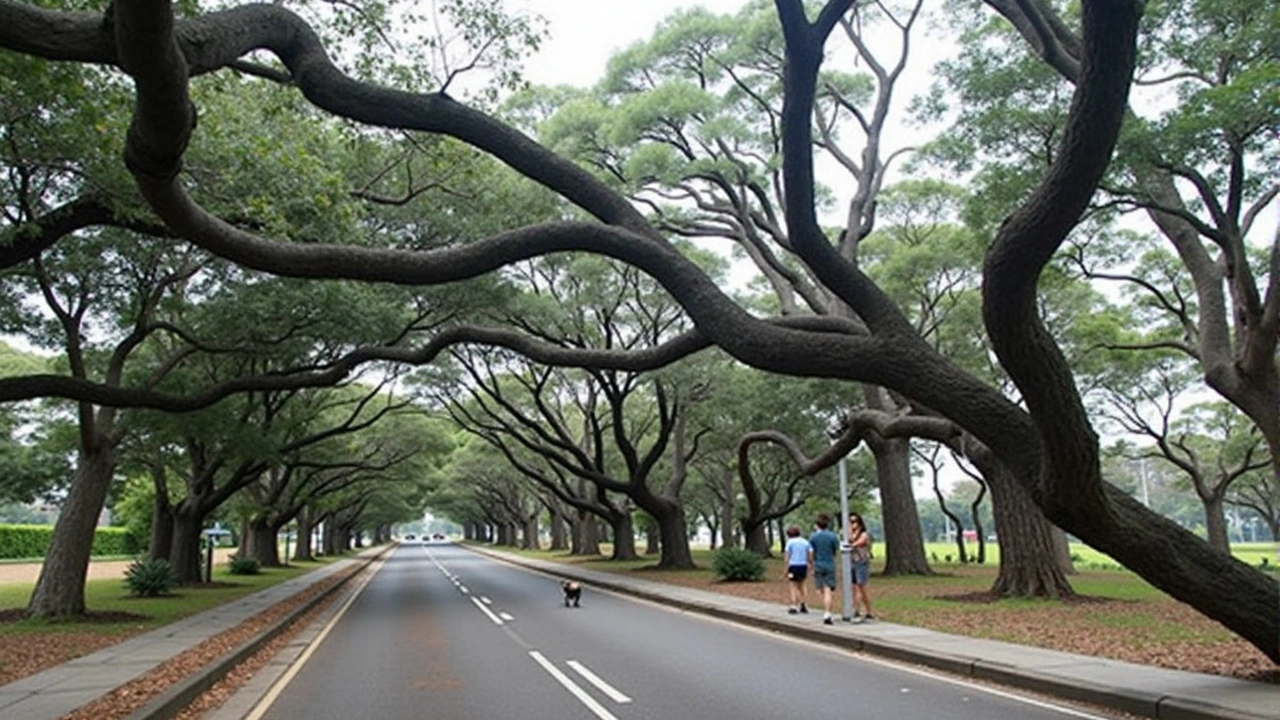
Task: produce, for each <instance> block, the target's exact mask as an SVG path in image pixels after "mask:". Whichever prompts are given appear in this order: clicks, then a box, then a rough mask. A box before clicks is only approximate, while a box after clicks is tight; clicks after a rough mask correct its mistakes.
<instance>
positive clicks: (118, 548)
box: [0, 525, 142, 560]
mask: <svg viewBox="0 0 1280 720" xmlns="http://www.w3.org/2000/svg"><path fill="white" fill-rule="evenodd" d="M52 540H53V526H52V525H0V559H6V560H7V559H14V560H25V559H28V558H39V557H44V556H45V555H47V554H48V553H49V543H50V542H52ZM141 549H142V548H141V546H140V545H139V543H138V541H137V539H136V538H134V537H133V536H131V535H130V534H129V532H128V531H127V530H125V529H124V528H120V527H100V528H97V529H95V530H94V532H93V547H92V549H91V550H90V554H91V555H92V556H94V557H99V556H103V555H134V554H137V553H138V552H139V551H140V550H141Z"/></svg>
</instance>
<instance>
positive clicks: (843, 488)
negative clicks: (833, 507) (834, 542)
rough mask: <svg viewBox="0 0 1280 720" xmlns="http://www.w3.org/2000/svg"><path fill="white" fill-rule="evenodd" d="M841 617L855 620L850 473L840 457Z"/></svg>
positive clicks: (846, 620)
mask: <svg viewBox="0 0 1280 720" xmlns="http://www.w3.org/2000/svg"><path fill="white" fill-rule="evenodd" d="M840 528H841V530H840V537H842V538H844V540H843V542H841V543H840V581H841V582H840V602H841V607H842V608H843V609H842V610H841V612H840V618H841V619H842V620H844V621H845V622H852V621H853V557H852V556H853V545H852V544H851V543H850V540H849V475H848V472H847V471H846V470H845V459H844V458H840Z"/></svg>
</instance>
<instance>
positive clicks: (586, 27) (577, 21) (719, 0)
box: [507, 0, 746, 86]
mask: <svg viewBox="0 0 1280 720" xmlns="http://www.w3.org/2000/svg"><path fill="white" fill-rule="evenodd" d="M745 4H746V2H745V1H744V0H507V6H508V7H510V8H512V9H513V10H520V11H529V12H532V13H536V14H538V15H541V16H542V17H544V18H546V19H547V21H548V23H549V37H548V38H547V40H546V42H545V43H544V44H543V46H542V48H541V49H540V50H539V51H538V52H537V54H536V55H534V56H533V57H532V58H530V59H529V60H528V61H526V62H525V70H526V75H527V77H528V79H529V80H530V81H531V82H533V83H536V84H545V85H551V84H568V85H577V86H587V85H593V84H595V81H596V80H599V79H600V77H601V76H602V75H603V74H604V68H605V64H606V63H607V62H608V60H609V57H610V56H611V55H612V54H613V53H614V52H616V51H618V50H622V49H623V48H625V47H627V46H628V45H630V44H632V43H633V42H635V41H637V40H644V39H647V38H648V37H649V36H650V35H652V34H653V30H654V28H655V27H657V25H658V23H659V22H660V21H661V20H662V19H663V18H665V17H667V16H668V15H670V14H671V13H672V12H674V11H676V10H679V9H682V8H693V7H698V6H701V7H704V8H706V9H708V10H710V11H712V12H716V13H732V12H736V11H737V10H738V9H739V8H741V7H742V6H743V5H745Z"/></svg>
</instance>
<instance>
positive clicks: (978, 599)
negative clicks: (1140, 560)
mask: <svg viewBox="0 0 1280 720" xmlns="http://www.w3.org/2000/svg"><path fill="white" fill-rule="evenodd" d="M930 599H931V600H946V601H948V602H960V603H980V604H988V603H996V602H1000V601H1001V600H1004V599H1005V598H1003V597H1002V596H1000V595H997V594H996V593H993V592H991V591H980V592H967V593H951V594H946V595H931V596H930ZM1054 602H1060V603H1062V604H1064V605H1097V604H1106V603H1124V602H1134V601H1133V600H1121V599H1119V598H1107V597H1096V596H1093V595H1071V596H1068V597H1064V598H1059V599H1057V600H1055V601H1054Z"/></svg>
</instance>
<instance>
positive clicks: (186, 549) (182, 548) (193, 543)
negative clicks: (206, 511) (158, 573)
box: [169, 501, 204, 585]
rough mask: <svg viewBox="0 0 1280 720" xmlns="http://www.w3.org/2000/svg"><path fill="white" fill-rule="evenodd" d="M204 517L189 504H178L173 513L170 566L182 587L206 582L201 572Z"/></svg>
mask: <svg viewBox="0 0 1280 720" xmlns="http://www.w3.org/2000/svg"><path fill="white" fill-rule="evenodd" d="M203 525H204V515H201V514H196V513H195V512H194V511H192V510H191V509H190V508H189V507H188V506H187V503H186V502H185V501H184V502H181V503H178V506H177V507H176V508H175V509H174V513H173V544H172V545H171V546H170V547H169V566H170V567H172V568H173V572H174V574H175V575H177V576H178V582H179V583H180V584H182V585H198V584H200V583H202V582H204V577H203V575H202V574H201V572H200V531H201V530H202V529H203Z"/></svg>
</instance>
